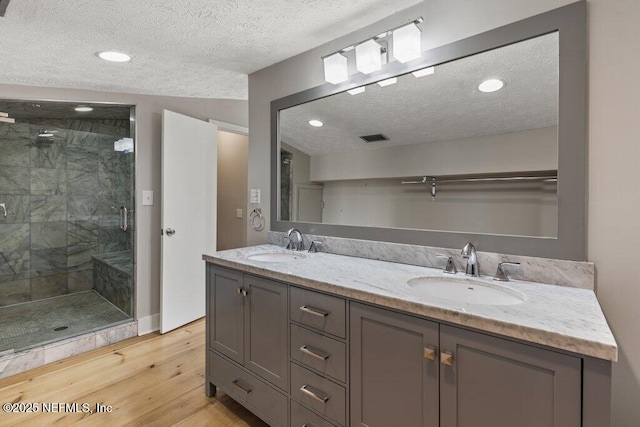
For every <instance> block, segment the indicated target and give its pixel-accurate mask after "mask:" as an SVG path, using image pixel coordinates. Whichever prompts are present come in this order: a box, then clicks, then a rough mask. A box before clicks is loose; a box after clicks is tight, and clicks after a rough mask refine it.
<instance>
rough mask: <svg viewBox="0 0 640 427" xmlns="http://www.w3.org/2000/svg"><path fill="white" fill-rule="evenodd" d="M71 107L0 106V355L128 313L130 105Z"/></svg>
mask: <svg viewBox="0 0 640 427" xmlns="http://www.w3.org/2000/svg"><path fill="white" fill-rule="evenodd" d="M78 106H79V104H77V103H73V104H72V103H66V102H49V101H47V102H45V101H10V100H0V112H3V113H7V115H8V116H9V117H10V118H13V119H15V123H4V122H3V123H0V204H1V205H3V206H4V209H0V356H2V355H3V354H5V353H12V352H14V351H20V350H23V349H27V348H30V347H34V346H38V345H42V344H44V343H48V342H52V341H57V340H60V339H64V338H69V337H71V336H74V335H79V334H82V333H86V332H90V331H94V330H98V329H102V328H105V327H108V326H112V325H114V324H118V323H122V322H127V321H130V320H131V319H133V316H134V312H133V309H134V306H135V305H134V300H133V298H134V280H133V277H134V275H133V267H134V251H133V248H134V244H133V239H134V232H135V220H134V218H135V210H134V176H135V174H134V167H135V161H134V156H135V153H134V145H135V144H134V139H133V138H134V135H133V126H132V123H134V121H133V120H132V119H133V114H134V108H133V107H132V106H127V105H113V104H86V103H83V104H81V106H83V107H90V108H92V110H91V111H85V112H78V111H76V108H77V107H78ZM5 210H6V214H5Z"/></svg>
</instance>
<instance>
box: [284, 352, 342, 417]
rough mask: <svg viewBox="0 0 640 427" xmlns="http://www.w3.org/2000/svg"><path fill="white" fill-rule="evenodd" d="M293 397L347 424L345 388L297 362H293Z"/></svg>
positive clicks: (326, 415)
mask: <svg viewBox="0 0 640 427" xmlns="http://www.w3.org/2000/svg"><path fill="white" fill-rule="evenodd" d="M291 397H292V398H294V399H296V400H298V401H300V402H302V403H304V404H305V405H307V406H308V407H310V408H313V409H314V410H316V411H317V412H318V413H320V414H322V415H324V416H325V417H327V418H329V419H331V420H333V421H335V422H337V423H338V424H341V425H344V424H345V419H346V407H347V402H346V392H345V388H344V387H342V386H340V385H338V384H336V383H334V382H333V381H330V380H328V379H326V378H322V377H321V376H320V375H318V374H315V373H313V372H311V371H310V370H308V369H305V368H303V367H302V366H299V365H296V364H295V363H291Z"/></svg>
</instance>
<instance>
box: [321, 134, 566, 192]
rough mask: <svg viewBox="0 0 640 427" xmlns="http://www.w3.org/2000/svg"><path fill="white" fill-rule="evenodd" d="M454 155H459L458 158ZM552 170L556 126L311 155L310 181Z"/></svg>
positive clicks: (555, 149)
mask: <svg viewBox="0 0 640 427" xmlns="http://www.w3.org/2000/svg"><path fill="white" fill-rule="evenodd" d="M460 153H464V156H465V157H464V158H461V156H460ZM555 169H558V128H557V127H555V126H554V127H548V128H540V129H529V130H525V131H520V132H508V133H501V134H497V135H487V136H481V137H475V138H465V139H456V140H451V141H438V142H428V143H425V144H414V145H402V146H399V147H385V148H378V149H376V150H371V149H369V150H354V151H348V152H346V153H331V154H323V155H319V156H311V181H334V180H342V179H367V178H391V177H412V176H415V177H418V176H423V175H459V174H472V173H478V174H480V173H491V172H519V171H540V170H555Z"/></svg>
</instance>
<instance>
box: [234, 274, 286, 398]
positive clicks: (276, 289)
mask: <svg viewBox="0 0 640 427" xmlns="http://www.w3.org/2000/svg"><path fill="white" fill-rule="evenodd" d="M244 290H245V291H246V292H247V296H246V297H245V308H244V349H245V352H244V366H245V367H247V368H248V369H249V370H251V371H253V372H254V373H256V374H258V375H259V376H261V377H262V378H264V379H266V380H267V381H269V382H271V383H272V384H275V385H276V386H278V387H280V388H281V389H282V390H288V389H289V304H288V303H289V287H288V286H287V285H285V284H282V283H278V282H274V281H272V280H267V279H262V278H259V277H255V276H250V275H247V274H245V276H244Z"/></svg>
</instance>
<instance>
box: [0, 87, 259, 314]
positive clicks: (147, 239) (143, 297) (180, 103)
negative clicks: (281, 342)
mask: <svg viewBox="0 0 640 427" xmlns="http://www.w3.org/2000/svg"><path fill="white" fill-rule="evenodd" d="M0 99H33V100H59V101H85V102H90V101H91V102H118V103H124V104H135V105H136V140H137V141H136V142H137V150H138V151H137V154H136V159H137V163H136V208H135V209H136V220H137V222H136V250H137V256H138V257H137V273H136V280H137V292H136V317H137V318H138V319H143V318H149V317H150V316H153V315H156V314H158V313H159V312H160V150H161V145H160V143H161V131H162V128H161V123H162V110H163V109H169V110H172V111H175V112H177V113H181V114H186V115H189V116H192V117H196V118H198V119H202V120H208V119H211V118H212V119H217V120H221V121H224V122H228V123H234V124H238V125H242V126H246V125H247V102H246V101H233V100H222V99H199V98H176V97H164V96H148V95H132V94H121V93H110V92H95V91H86V90H77V89H56V88H40V87H33V86H17V85H2V84H0ZM142 190H153V191H154V195H155V197H154V206H142V205H141V201H142ZM203 280H204V277H203ZM145 324H148V321H147V322H146V323H145Z"/></svg>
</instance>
